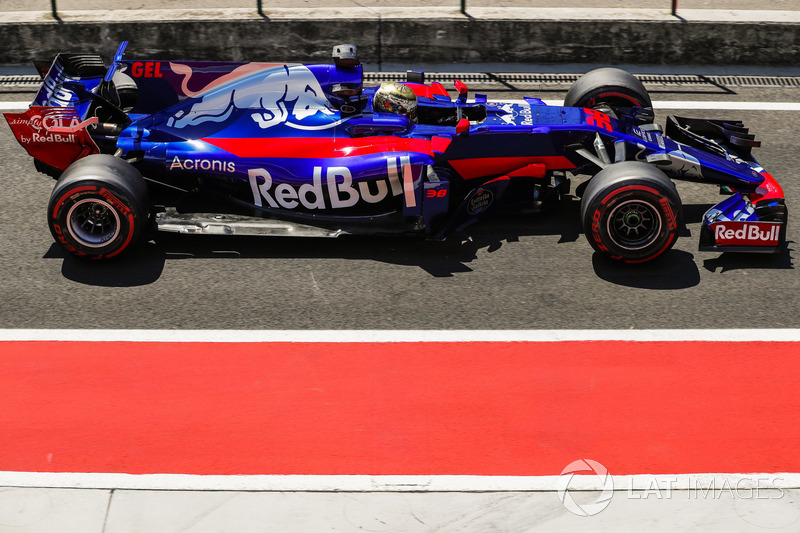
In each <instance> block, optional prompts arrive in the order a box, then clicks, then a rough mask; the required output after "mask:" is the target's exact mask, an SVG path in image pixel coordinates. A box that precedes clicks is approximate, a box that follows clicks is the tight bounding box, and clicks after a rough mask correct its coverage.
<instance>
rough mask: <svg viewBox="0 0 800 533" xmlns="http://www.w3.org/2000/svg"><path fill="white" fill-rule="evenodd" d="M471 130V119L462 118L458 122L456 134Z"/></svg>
mask: <svg viewBox="0 0 800 533" xmlns="http://www.w3.org/2000/svg"><path fill="white" fill-rule="evenodd" d="M468 131H469V119H467V118H462V119H461V120H459V121H458V124H456V135H461V134H462V133H467V132H468Z"/></svg>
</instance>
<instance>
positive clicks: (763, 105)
mask: <svg viewBox="0 0 800 533" xmlns="http://www.w3.org/2000/svg"><path fill="white" fill-rule="evenodd" d="M503 102H510V103H517V104H522V103H524V102H525V101H524V100H503ZM544 103H545V104H547V105H552V106H560V105H562V104H563V103H564V101H563V100H544ZM653 108H654V109H709V110H713V109H721V110H731V111H800V102H717V101H705V100H702V101H701V100H658V101H655V102H653Z"/></svg>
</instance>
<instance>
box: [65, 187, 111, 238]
mask: <svg viewBox="0 0 800 533" xmlns="http://www.w3.org/2000/svg"><path fill="white" fill-rule="evenodd" d="M67 221H68V222H67V223H68V224H69V231H70V233H71V234H72V236H73V237H74V238H75V239H76V240H77V241H78V242H80V243H81V244H82V245H84V246H88V247H90V248H99V247H101V246H104V245H106V244H107V243H109V242H111V241H112V240H114V238H115V237H116V236H117V235H119V232H120V227H119V214H118V213H117V210H116V209H114V207H113V206H112V205H111V204H109V203H108V202H105V201H103V200H100V199H96V198H92V199H85V200H80V201H79V202H76V203H75V205H73V206H72V207H71V208H70V210H69V213H67Z"/></svg>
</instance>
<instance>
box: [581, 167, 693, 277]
mask: <svg viewBox="0 0 800 533" xmlns="http://www.w3.org/2000/svg"><path fill="white" fill-rule="evenodd" d="M682 218H683V217H682V209H681V200H680V196H679V195H678V191H677V189H676V188H675V184H673V183H672V181H670V179H669V178H668V177H667V176H666V174H664V173H663V172H661V171H660V170H659V169H657V168H655V167H653V166H651V165H649V164H647V163H642V162H639V161H624V162H621V163H615V164H613V165H609V166H607V167H606V168H604V169H603V170H601V171H600V172H598V173H597V174H596V175H595V176H594V177H593V178H592V179H591V181H590V182H589V185H588V186H587V187H586V192H585V193H584V195H583V199H582V201H581V221H582V223H583V231H584V233H585V234H586V238H587V239H588V240H589V243H590V244H591V245H592V248H594V249H595V250H596V251H598V252H600V253H602V254H604V255H607V256H609V257H610V258H612V259H615V260H618V261H622V262H624V263H643V262H646V261H651V260H653V259H655V258H656V257H659V256H660V255H662V254H663V253H665V252H666V251H667V250H669V249H670V248H672V246H673V245H674V244H675V241H676V240H677V239H678V233H679V232H680V228H681V227H682V223H683V222H682Z"/></svg>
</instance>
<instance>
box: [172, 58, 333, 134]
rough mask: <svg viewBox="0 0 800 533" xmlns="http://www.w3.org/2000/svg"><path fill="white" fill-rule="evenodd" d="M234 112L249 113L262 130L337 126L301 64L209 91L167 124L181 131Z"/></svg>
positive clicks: (278, 68)
mask: <svg viewBox="0 0 800 533" xmlns="http://www.w3.org/2000/svg"><path fill="white" fill-rule="evenodd" d="M237 112H242V113H244V114H249V116H250V118H251V119H252V120H253V121H254V122H255V123H256V124H257V125H258V126H259V127H260V128H261V129H267V128H271V127H273V126H276V125H278V124H286V125H287V126H290V127H295V128H301V129H324V128H329V127H332V126H334V125H335V124H336V121H335V118H333V117H334V116H335V115H336V113H335V112H334V111H333V110H332V109H331V106H330V103H329V102H328V100H327V98H326V97H325V94H324V92H323V90H322V87H321V86H320V84H319V81H317V78H316V77H314V74H313V73H312V72H311V71H310V70H309V69H308V68H307V67H306V66H304V65H282V66H280V67H277V68H273V69H270V70H267V71H263V70H261V71H257V72H255V73H252V74H248V75H246V76H245V77H243V78H241V79H240V80H238V81H231V82H230V83H226V84H224V85H222V86H218V87H215V88H213V89H211V90H210V91H208V92H207V93H205V94H204V95H203V96H201V97H200V98H199V99H198V100H195V101H194V102H193V103H192V104H191V106H190V107H189V108H188V109H183V110H181V111H178V112H177V113H176V114H175V115H174V116H173V117H171V118H170V119H169V121H168V122H167V125H168V126H170V127H172V128H177V129H182V128H186V127H191V126H198V125H201V124H205V123H208V122H218V123H219V122H225V121H227V120H228V119H229V118H230V117H231V116H232V115H233V114H234V113H237ZM309 118H313V120H307V119H309Z"/></svg>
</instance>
